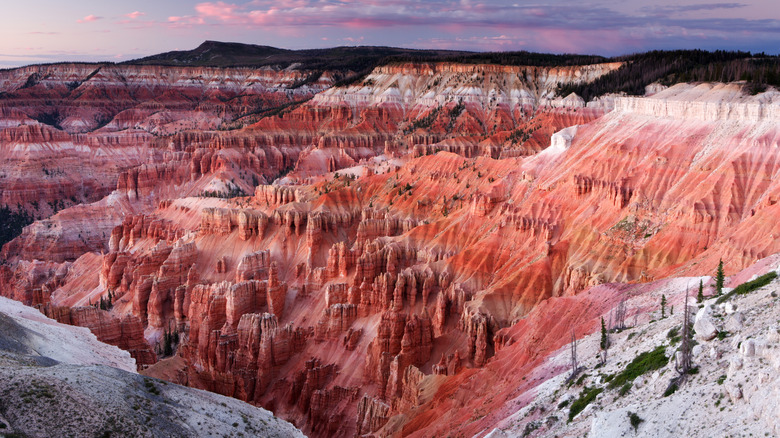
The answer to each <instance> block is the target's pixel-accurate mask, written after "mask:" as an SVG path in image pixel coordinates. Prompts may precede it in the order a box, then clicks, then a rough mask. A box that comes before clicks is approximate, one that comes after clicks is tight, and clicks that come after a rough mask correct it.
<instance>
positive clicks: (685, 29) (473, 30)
mask: <svg viewBox="0 0 780 438" xmlns="http://www.w3.org/2000/svg"><path fill="white" fill-rule="evenodd" d="M9 3H11V4H6V5H3V14H2V15H0V67H14V66H20V65H26V64H32V63H47V62H58V61H123V60H127V59H134V58H139V57H143V56H148V55H152V54H156V53H161V52H166V51H170V50H189V49H193V48H195V47H197V46H198V45H199V44H200V43H202V42H203V41H204V40H218V41H234V42H242V43H250V44H261V45H269V46H274V47H281V48H288V49H304V48H322V47H335V46H358V45H385V46H395V47H406V48H419V49H423V48H424V49H430V48H440V49H457V50H473V51H509V50H529V51H536V52H547V53H582V54H598V55H605V56H613V55H621V54H628V53H636V52H642V51H646V50H652V49H678V48H682V49H690V48H702V49H708V50H714V49H727V50H734V49H739V50H747V51H751V52H761V51H763V52H766V53H771V54H777V53H778V52H780V5H778V0H744V1H734V2H732V1H726V2H717V1H714V2H713V1H711V0H710V1H707V0H705V1H689V0H657V1H649V0H622V1H615V0H609V1H589V0H582V1H577V0H553V1H545V2H535V1H524V0H508V1H497V0H432V1H412V0H384V1H383V0H341V1H338V0H252V1H248V0H235V1H208V2H203V1H186V0H127V1H116V0H70V1H62V0H27V1H15V2H9Z"/></svg>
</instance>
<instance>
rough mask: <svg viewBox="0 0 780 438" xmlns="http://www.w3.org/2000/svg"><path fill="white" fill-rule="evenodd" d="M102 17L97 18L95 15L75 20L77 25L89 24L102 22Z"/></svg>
mask: <svg viewBox="0 0 780 438" xmlns="http://www.w3.org/2000/svg"><path fill="white" fill-rule="evenodd" d="M102 19H103V17H98V16H97V15H87V16H86V17H84V18H82V19H81V20H76V22H77V23H89V22H92V21H98V20H102Z"/></svg>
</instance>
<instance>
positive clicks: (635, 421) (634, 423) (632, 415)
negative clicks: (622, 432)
mask: <svg viewBox="0 0 780 438" xmlns="http://www.w3.org/2000/svg"><path fill="white" fill-rule="evenodd" d="M628 421H629V422H631V427H633V428H634V432H636V430H637V428H638V427H639V425H640V424H642V423H643V422H644V421H645V420H643V419H642V418H640V417H639V415H637V413H636V412H629V413H628Z"/></svg>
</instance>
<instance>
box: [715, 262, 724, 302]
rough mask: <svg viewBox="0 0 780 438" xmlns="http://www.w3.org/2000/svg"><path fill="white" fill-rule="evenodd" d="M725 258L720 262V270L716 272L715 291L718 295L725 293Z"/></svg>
mask: <svg viewBox="0 0 780 438" xmlns="http://www.w3.org/2000/svg"><path fill="white" fill-rule="evenodd" d="M723 279H724V275H723V259H721V260H720V262H718V271H717V272H716V273H715V292H717V294H718V295H720V294H722V293H723Z"/></svg>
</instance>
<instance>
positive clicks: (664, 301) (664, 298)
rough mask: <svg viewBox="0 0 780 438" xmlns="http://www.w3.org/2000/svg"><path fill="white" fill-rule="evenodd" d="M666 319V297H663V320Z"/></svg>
mask: <svg viewBox="0 0 780 438" xmlns="http://www.w3.org/2000/svg"><path fill="white" fill-rule="evenodd" d="M663 318H666V295H661V319H663Z"/></svg>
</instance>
